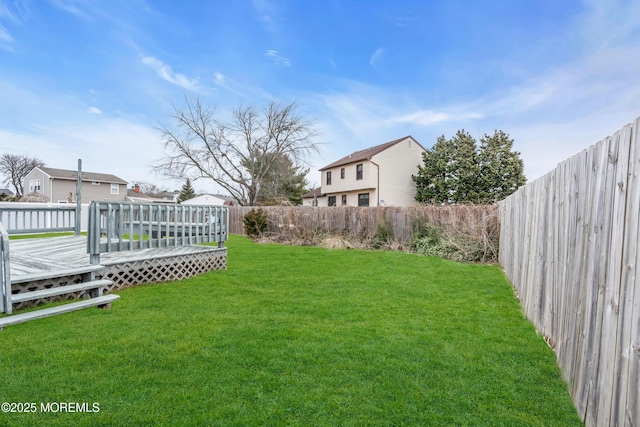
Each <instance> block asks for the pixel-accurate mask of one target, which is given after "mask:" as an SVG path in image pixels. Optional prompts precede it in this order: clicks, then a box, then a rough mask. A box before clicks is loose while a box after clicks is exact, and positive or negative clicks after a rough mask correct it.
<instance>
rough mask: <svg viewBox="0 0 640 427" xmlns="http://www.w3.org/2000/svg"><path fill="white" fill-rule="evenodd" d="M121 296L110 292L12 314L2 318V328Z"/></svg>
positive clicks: (97, 304)
mask: <svg viewBox="0 0 640 427" xmlns="http://www.w3.org/2000/svg"><path fill="white" fill-rule="evenodd" d="M119 298H120V296H119V295H114V294H109V295H104V296H101V297H96V298H89V299H85V300H81V301H77V302H72V303H68V304H63V305H58V306H56V307H51V308H43V309H41V310H34V311H30V312H28V313H21V314H13V315H11V316H6V317H2V318H0V330H1V329H2V328H4V327H5V326H9V325H16V324H18V323H24V322H28V321H29V320H35V319H41V318H44V317H49V316H55V315H57V314H62V313H69V312H71V311H76V310H82V309H83V308H88V307H95V306H99V305H107V304H110V303H111V302H113V301H115V300H117V299H119Z"/></svg>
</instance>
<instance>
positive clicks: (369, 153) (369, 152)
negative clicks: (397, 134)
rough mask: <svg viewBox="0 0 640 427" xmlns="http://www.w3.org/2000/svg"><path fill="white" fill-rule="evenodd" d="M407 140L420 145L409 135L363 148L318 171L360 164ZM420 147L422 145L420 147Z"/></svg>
mask: <svg viewBox="0 0 640 427" xmlns="http://www.w3.org/2000/svg"><path fill="white" fill-rule="evenodd" d="M407 138H411V140H412V141H413V142H415V143H416V144H418V145H420V143H419V142H418V141H416V140H415V139H414V138H413V137H412V136H411V135H407V136H404V137H402V138H399V139H394V140H393V141H389V142H386V143H384V144H380V145H376V146H375V147H371V148H365V149H364V150H360V151H356V152H354V153H351V154H349V155H348V156H345V157H343V158H341V159H340V160H336V161H335V162H333V163H331V164H328V165H327V166H325V167H323V168H320V169H319V170H320V171H323V170H327V169H331V168H335V167H337V166H342V165H348V164H350V163H355V162H361V161H363V160H371V158H372V157H373V156H375V155H376V154H378V153H380V152H381V151H384V150H386V149H387V148H389V147H393V146H394V145H396V144H397V143H399V142H402V141H406V140H407ZM420 147H422V145H420Z"/></svg>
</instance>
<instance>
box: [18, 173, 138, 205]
mask: <svg viewBox="0 0 640 427" xmlns="http://www.w3.org/2000/svg"><path fill="white" fill-rule="evenodd" d="M77 179H78V171H73V170H66V169H54V168H46V167H37V168H35V169H33V170H32V171H31V172H29V173H28V174H27V176H26V177H25V179H24V193H25V194H28V193H38V194H42V195H43V196H45V197H46V198H47V199H49V202H51V203H75V201H76V184H77ZM126 197H127V182H126V181H125V180H123V179H121V178H118V177H117V176H115V175H109V174H105V173H94V172H82V202H83V203H88V202H90V201H92V200H107V201H114V202H124V201H125V200H126Z"/></svg>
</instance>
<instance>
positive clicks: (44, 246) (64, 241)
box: [9, 236, 217, 281]
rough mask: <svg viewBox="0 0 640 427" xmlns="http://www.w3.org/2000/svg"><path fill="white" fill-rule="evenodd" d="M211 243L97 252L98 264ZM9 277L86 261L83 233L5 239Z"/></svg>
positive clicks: (167, 253) (191, 250)
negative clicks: (8, 256) (9, 269)
mask: <svg viewBox="0 0 640 427" xmlns="http://www.w3.org/2000/svg"><path fill="white" fill-rule="evenodd" d="M216 249H217V248H216V247H215V246H196V245H187V246H177V247H170V248H159V249H158V248H155V249H138V250H135V251H126V252H112V253H106V254H102V255H101V256H100V264H101V265H112V264H118V263H121V262H125V261H132V260H143V259H152V258H159V257H165V256H173V255H183V254H192V253H198V252H207V251H211V250H216ZM9 250H10V265H11V280H12V281H13V280H14V279H16V278H18V277H20V276H28V275H33V274H37V273H44V272H57V271H63V270H67V269H72V268H77V267H84V266H87V265H89V254H88V253H87V238H86V237H84V236H78V237H76V236H71V237H51V238H43V239H23V240H11V242H10V243H9Z"/></svg>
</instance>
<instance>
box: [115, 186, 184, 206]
mask: <svg viewBox="0 0 640 427" xmlns="http://www.w3.org/2000/svg"><path fill="white" fill-rule="evenodd" d="M127 202H136V203H174V202H173V201H171V200H166V199H164V198H162V197H157V196H152V195H150V194H146V193H143V192H142V191H140V186H139V185H138V184H135V185H134V186H133V188H129V189H127Z"/></svg>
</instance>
